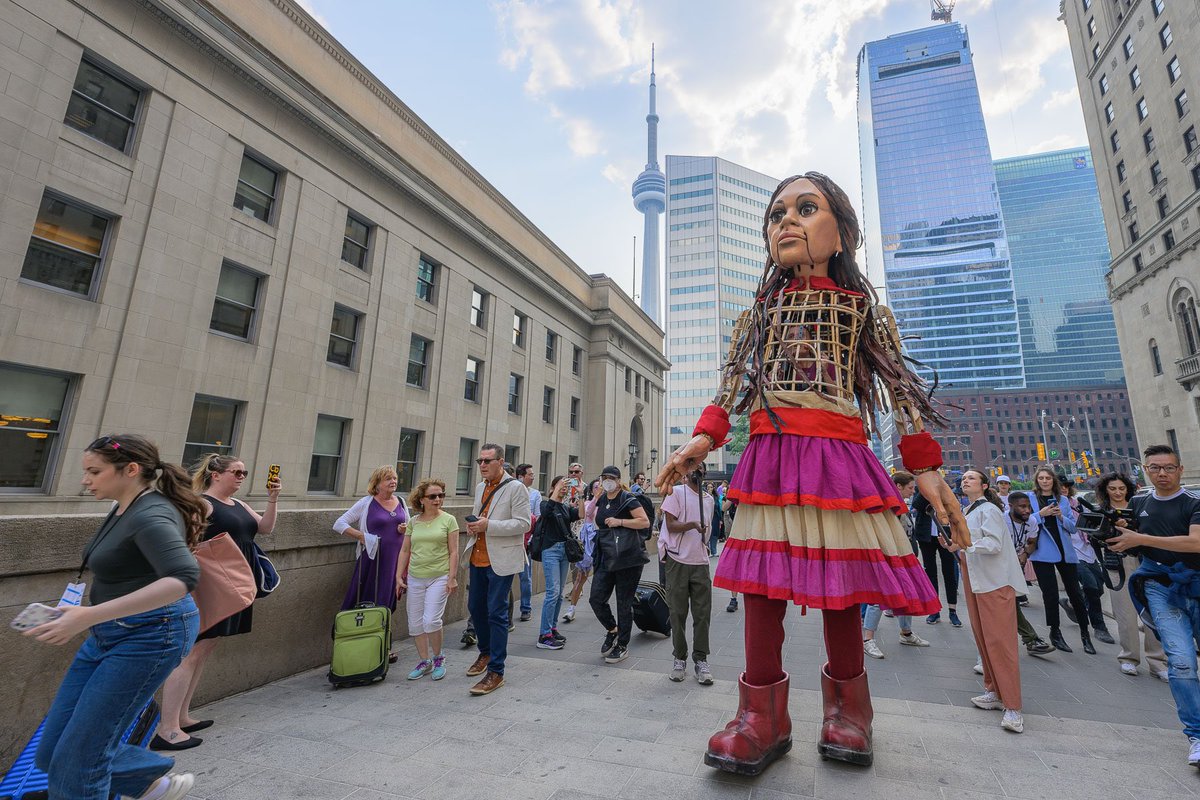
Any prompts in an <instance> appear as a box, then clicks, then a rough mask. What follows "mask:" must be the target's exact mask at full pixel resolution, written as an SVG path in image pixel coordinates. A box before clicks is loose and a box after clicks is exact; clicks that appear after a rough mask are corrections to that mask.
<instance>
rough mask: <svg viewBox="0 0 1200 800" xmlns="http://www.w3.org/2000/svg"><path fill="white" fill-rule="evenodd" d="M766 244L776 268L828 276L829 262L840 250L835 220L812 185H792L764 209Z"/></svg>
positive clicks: (801, 180)
mask: <svg viewBox="0 0 1200 800" xmlns="http://www.w3.org/2000/svg"><path fill="white" fill-rule="evenodd" d="M767 242H768V246H769V247H770V252H771V258H772V259H773V260H774V261H775V263H776V264H778V265H779V266H781V267H784V268H797V267H798V268H800V271H801V272H804V273H806V274H816V275H825V276H828V269H829V259H830V258H832V257H833V254H834V253H836V252H838V251H839V250H841V243H840V241H839V239H838V227H837V217H835V216H834V215H833V211H831V210H830V208H829V201H828V200H827V199H826V198H825V195H824V194H822V193H821V190H820V189H818V188H817V187H816V185H814V184H813V182H812V181H810V180H807V179H805V178H798V179H796V180H794V181H792V182H791V183H789V184H788V185H787V186H785V187H784V188H783V191H781V192H780V193H779V196H778V197H776V198H775V200H774V202H772V204H771V207H770V208H769V209H767ZM806 267H807V269H805V268H806Z"/></svg>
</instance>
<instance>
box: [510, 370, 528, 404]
mask: <svg viewBox="0 0 1200 800" xmlns="http://www.w3.org/2000/svg"><path fill="white" fill-rule="evenodd" d="M524 380H525V379H524V378H522V377H521V376H520V375H518V374H517V373H515V372H513V373H510V374H509V376H508V413H510V414H520V413H521V384H522V383H524Z"/></svg>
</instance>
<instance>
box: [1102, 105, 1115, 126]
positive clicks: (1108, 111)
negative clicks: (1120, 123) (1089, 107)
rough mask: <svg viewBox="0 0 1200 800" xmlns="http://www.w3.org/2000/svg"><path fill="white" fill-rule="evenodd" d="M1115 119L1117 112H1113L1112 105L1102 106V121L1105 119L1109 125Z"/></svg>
mask: <svg viewBox="0 0 1200 800" xmlns="http://www.w3.org/2000/svg"><path fill="white" fill-rule="evenodd" d="M1116 118H1117V112H1116V111H1114V110H1113V104H1112V103H1106V104H1105V105H1104V119H1106V120H1107V121H1108V124H1110V125H1111V124H1112V121H1113V120H1114V119H1116Z"/></svg>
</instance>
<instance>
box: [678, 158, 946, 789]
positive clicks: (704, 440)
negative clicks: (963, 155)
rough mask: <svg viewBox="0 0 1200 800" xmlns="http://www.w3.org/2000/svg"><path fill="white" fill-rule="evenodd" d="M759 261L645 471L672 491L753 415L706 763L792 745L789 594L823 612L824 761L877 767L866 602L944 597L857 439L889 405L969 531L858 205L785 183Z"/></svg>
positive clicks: (913, 605) (808, 181)
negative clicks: (865, 249) (740, 307)
mask: <svg viewBox="0 0 1200 800" xmlns="http://www.w3.org/2000/svg"><path fill="white" fill-rule="evenodd" d="M763 238H764V240H765V243H766V248H767V259H766V266H765V269H764V272H763V275H762V279H761V281H760V282H759V288H758V291H757V293H756V296H755V299H754V305H753V306H752V307H751V308H750V309H748V310H746V311H745V312H743V314H742V315H741V317H740V318H739V319H738V321H737V324H736V325H735V326H734V328H733V335H732V339H731V344H730V350H729V357H728V359H727V360H726V362H725V366H724V368H723V371H722V375H721V385H720V388H719V389H718V394H717V397H716V398H715V399H714V400H713V402H712V404H711V405H710V406H708V408H706V409H705V410H704V413H703V414H702V415H701V417H700V420H699V422H698V423H697V425H696V428H695V432H694V435H693V438H692V439H691V441H689V442H688V443H687V444H685V445H684V446H683V447H681V448H679V449H678V450H677V451H676V452H675V453H674V454H672V456H671V458H670V459H669V460H668V462H667V464H666V466H665V467H664V468H663V470H662V472H661V473H660V474H659V476H658V478H657V480H656V483H657V484H658V485H659V487H660V489H661V490H663V491H665V492H669V491H670V487H671V486H672V485H674V483H675V482H676V481H677V480H678V479H680V478H681V477H682V476H683V475H686V474H687V473H688V472H689V471H691V470H692V469H694V468H695V467H696V465H697V464H699V463H701V462H703V461H704V458H705V456H706V455H708V453H709V452H710V451H711V450H713V449H715V448H717V447H719V446H721V445H722V444H724V441H725V438H726V435H727V434H728V432H729V428H730V422H729V414H730V413H731V412H733V413H748V414H749V415H750V442H749V444H748V446H747V447H746V450H745V452H744V453H743V454H742V457H741V460H740V461H739V463H738V466H737V469H736V470H735V471H734V474H733V479H732V481H731V482H730V487H729V491H728V497H730V498H732V499H734V500H737V501H738V503H739V505H738V513H737V518H736V519H735V521H734V523H733V529H732V531H731V533H730V536H729V539H728V541H727V542H726V545H725V550H724V551H723V552H722V554H721V560H720V563H719V565H718V567H717V572H716V577H715V578H714V580H713V583H714V585H716V586H719V587H722V588H725V589H730V590H732V591H735V592H742V593H743V594H744V596H745V600H744V606H745V613H746V631H745V641H746V671H745V672H744V673H743V674H742V675H741V677H740V678H739V681H738V688H739V704H738V713H737V717H736V718H735V719H734V720H733V721H732V722H730V723H729V724H728V725H727V726H726V727H725V729H724V730H723V731H720V732H718V733H716V734H714V735H713V737H712V738H711V739H710V740H709V744H708V752H707V754H706V755H705V762H706V763H707V764H709V765H710V766H714V767H717V768H719V769H722V770H726V771H729V772H736V773H741V774H749V775H754V774H758V773H759V772H761V771H762V770H763V768H764V767H766V766H767V765H768V764H769V763H771V761H773V760H774V759H775V758H778V757H779V756H780V755H782V754H783V753H785V752H787V751H788V750H789V749H790V748H791V744H792V740H791V727H792V726H791V720H790V718H789V717H788V709H787V696H788V674H787V673H786V672H784V670H783V656H782V647H783V639H784V628H783V620H784V615H785V614H786V612H787V606H788V603H789V602H790V603H795V604H798V605H802V606H808V607H812V608H817V609H820V610H821V613H822V616H823V621H824V635H825V646H826V650H827V652H828V662H827V663H826V664H825V665H824V666H823V667H822V668H821V692H822V696H823V704H824V720H823V722H822V725H821V733H820V739H819V743H818V749H819V751H820V753H821V755H822V756H824V757H826V758H833V759H839V760H842V761H848V762H851V763H855V764H864V765H866V764H870V763H871V759H872V755H871V720H872V710H871V696H870V692H869V690H868V688H867V675H866V672H865V671H864V670H863V650H862V628H861V619H860V615H859V605H860V604H863V603H878V604H880V605H882V606H883V607H884V608H891V609H894V610H895V611H896V613H897V614H911V615H924V614H931V613H933V612H936V611H938V610H939V603H938V600H937V593H936V592H935V591H934V589H933V587H932V586H931V585H930V584H929V580H928V578H926V576H925V573H924V571H923V570H922V569H921V567H920V565H919V563H918V561H917V558H916V556H914V555H913V552H912V548H911V546H910V544H909V541H908V539H907V537H906V536H905V534H904V531H903V528H902V527H901V524H900V520H899V515H900V514H903V513H906V511H907V508H906V506H905V503H904V500H903V499H901V497H900V495H899V494H898V492H897V490H896V487H895V485H894V484H893V482H892V480H891V478H890V476H889V475H888V473H887V472H886V471H885V470H884V469H883V466H882V465H881V464H880V463H879V461H878V459H877V458H876V457H875V454H874V453H873V452H872V451H871V449H870V447H868V446H867V431H868V430H871V429H872V427H873V426H874V424H875V419H876V415H877V414H879V413H885V412H888V413H892V414H894V416H895V420H896V425H897V428H898V430H899V431H900V432H902V433H903V437H902V439H901V441H900V451H901V456H902V458H903V461H904V465H905V467H906V468H907V469H909V470H911V471H912V472H913V473H915V474H916V475H917V485H918V488H919V490H920V492H921V494H922V495H924V496H925V497H926V498H928V499H929V500H930V502H931V504H932V505H933V508H934V513H935V514H936V516H937V517H938V519H939V520H940V521H941V523H942V524H943V525H949V526H950V529H951V530H952V536H953V538H954V540H955V541H956V542H958V543H959V544H960V545H963V546H965V545H966V544H968V543H969V542H970V538H969V534H968V533H967V529H966V523H965V520H963V517H962V513H961V510H960V508H959V504H958V502H957V501H956V500H955V499H954V495H953V493H952V492H951V490H950V487H949V486H947V485H946V482H945V481H944V480H943V479H942V477H941V475H940V474H939V472H938V471H937V468H938V467H939V466H941V463H942V459H941V448H940V447H939V446H938V444H937V443H936V442H935V441H934V440H933V438H932V437H931V436H930V435H929V433H928V432H926V431H925V430H924V429H923V424H922V418H924V420H925V421H929V422H939V421H941V417H940V415H939V414H938V413H937V412H936V411H935V410H934V408H933V406H932V404H931V401H930V398H929V392H928V390H927V388H926V385H925V383H924V381H923V380H922V379H921V378H920V377H918V376H917V375H916V374H915V373H914V372H913V371H912V370H911V369H910V368H909V366H908V364H907V363H906V361H905V358H904V356H903V355H902V353H901V348H900V338H899V335H898V333H897V330H896V323H895V320H894V319H893V317H892V314H891V312H890V311H889V310H888V309H887V308H886V307H884V306H882V305H879V304H878V303H877V302H876V296H875V293H874V291H873V290H872V288H871V286H870V284H869V283H868V282H867V280H866V278H865V277H864V276H863V274H862V272H861V271H860V270H859V268H858V265H857V264H856V263H855V257H854V252H855V250H856V249H857V248H858V247H859V246H860V244H861V241H862V239H861V234H860V231H859V227H858V218H857V217H856V215H855V213H854V209H853V208H852V207H851V205H850V201H849V200H848V199H847V197H846V194H845V192H843V191H842V190H841V189H840V188H839V187H838V186H837V184H835V183H834V182H833V181H831V180H830V179H829V178H827V177H825V176H824V175H821V174H819V173H815V172H809V173H805V174H804V175H799V176H794V177H791V178H788V179H786V180H784V181H783V182H781V183H780V184H779V186H778V188H776V190H775V192H774V194H773V195H772V196H771V201H770V203H769V204H768V206H767V211H766V219H765V221H764V224H763Z"/></svg>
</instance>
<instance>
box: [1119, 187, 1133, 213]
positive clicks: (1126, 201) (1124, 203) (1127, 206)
mask: <svg viewBox="0 0 1200 800" xmlns="http://www.w3.org/2000/svg"><path fill="white" fill-rule="evenodd" d="M1121 207H1122V208H1123V209H1124V210H1125V213H1126V214H1128V213H1129V212H1130V211H1132V210H1133V194H1132V193H1131V192H1125V194H1123V195H1121Z"/></svg>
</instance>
